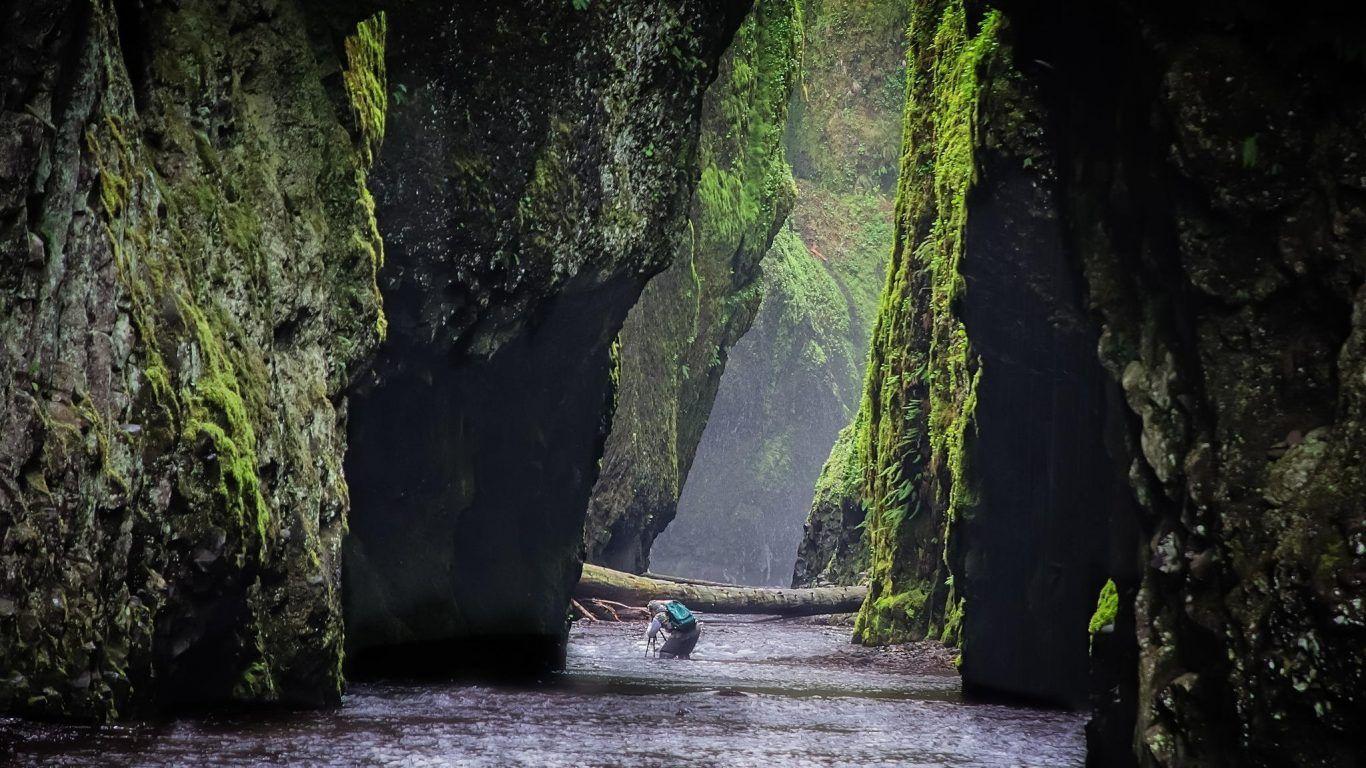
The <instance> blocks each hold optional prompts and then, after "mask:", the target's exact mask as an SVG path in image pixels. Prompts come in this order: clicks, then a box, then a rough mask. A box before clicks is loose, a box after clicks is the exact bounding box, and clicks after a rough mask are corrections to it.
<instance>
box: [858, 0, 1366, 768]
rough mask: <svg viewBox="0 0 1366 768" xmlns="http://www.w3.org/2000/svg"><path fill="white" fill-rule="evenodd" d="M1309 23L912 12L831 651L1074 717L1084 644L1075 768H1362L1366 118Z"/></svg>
mask: <svg viewBox="0 0 1366 768" xmlns="http://www.w3.org/2000/svg"><path fill="white" fill-rule="evenodd" d="M1311 5H1313V7H1311V8H1307V9H1306V8H1301V9H1297V10H1296V11H1295V12H1294V13H1290V12H1288V11H1286V10H1284V9H1281V8H1278V7H1273V6H1272V5H1270V4H1257V3H1254V4H1245V5H1240V6H1239V7H1238V8H1237V9H1236V10H1234V9H1231V8H1228V7H1224V6H1220V7H1219V8H1218V9H1215V8H1213V7H1208V8H1207V7H1204V6H1197V7H1191V6H1189V5H1181V6H1179V7H1178V6H1176V5H1170V4H1156V5H1143V6H1141V7H1140V6H1130V5H1127V4H1122V3H1116V4H1072V3H1062V2H1059V3H1013V2H1003V3H1001V4H999V6H998V7H995V8H992V7H989V6H986V5H982V4H977V3H960V2H956V1H949V2H931V3H917V4H914V5H913V18H912V23H911V46H912V50H911V55H910V67H911V70H912V72H911V76H910V91H909V94H908V107H907V116H906V125H907V133H906V145H905V146H906V155H905V156H904V158H903V160H902V176H901V188H900V192H899V197H898V212H897V236H896V245H895V250H894V251H893V256H892V266H891V272H890V274H889V278H888V284H887V289H886V292H885V293H884V297H883V300H884V306H883V313H882V315H881V316H880V318H879V325H878V329H877V331H876V333H875V336H874V341H873V351H872V358H871V361H870V366H869V375H868V384H867V388H866V393H865V399H864V403H863V408H862V410H861V412H860V415H859V417H858V419H857V420H856V422H855V426H854V428H853V432H854V434H855V436H856V448H855V460H856V462H857V464H858V469H859V471H860V473H861V475H862V482H861V483H860V484H859V497H860V499H861V500H862V501H863V502H864V503H865V504H866V505H867V506H868V507H869V517H868V523H867V527H868V531H869V542H870V554H871V558H872V583H871V592H870V596H869V599H868V602H867V603H866V604H865V605H864V607H863V610H862V612H861V613H860V616H859V621H858V625H857V627H856V636H857V638H858V639H861V640H863V641H865V642H885V641H889V640H896V639H907V638H914V637H923V636H926V635H931V636H937V637H941V638H943V639H946V640H949V641H956V642H959V643H961V646H962V649H963V666H962V670H963V677H964V684H965V686H966V687H967V688H968V689H969V690H972V691H975V692H978V693H983V694H1001V693H1004V694H1009V695H1014V696H1025V697H1030V698H1044V699H1049V700H1053V701H1059V702H1064V703H1072V704H1075V703H1077V702H1078V700H1079V699H1080V698H1081V697H1082V696H1083V695H1084V694H1085V691H1086V687H1087V685H1088V684H1087V681H1086V666H1087V664H1088V660H1087V655H1088V645H1089V648H1090V654H1091V657H1092V658H1091V659H1090V662H1089V663H1091V664H1092V665H1093V666H1094V668H1095V672H1096V674H1095V675H1094V677H1093V680H1094V681H1095V682H1096V683H1098V684H1100V686H1101V689H1100V690H1098V691H1096V699H1097V701H1098V702H1101V703H1102V706H1101V709H1100V712H1099V715H1098V717H1097V718H1096V720H1095V722H1094V723H1093V727H1092V728H1091V729H1090V735H1091V738H1092V743H1091V749H1092V759H1093V761H1094V762H1095V764H1097V765H1120V764H1124V763H1129V762H1137V763H1139V764H1142V765H1161V766H1176V765H1199V766H1204V765H1208V766H1223V765H1268V766H1270V765H1326V766H1347V765H1353V764H1355V761H1356V760H1357V759H1358V758H1359V754H1357V749H1358V743H1357V740H1356V736H1355V734H1353V733H1351V732H1350V728H1351V725H1349V724H1350V723H1354V722H1359V721H1360V720H1361V719H1362V716H1363V700H1362V696H1361V690H1362V685H1361V682H1362V676H1363V657H1362V654H1361V653H1360V648H1361V647H1362V645H1363V638H1364V637H1366V635H1364V633H1366V620H1364V618H1363V615H1362V602H1361V601H1362V599H1363V571H1364V570H1366V562H1363V558H1364V557H1366V543H1363V536H1366V515H1363V512H1362V507H1361V499H1362V498H1363V488H1362V486H1363V483H1366V474H1363V472H1362V471H1361V468H1362V466H1363V464H1362V454H1363V451H1366V433H1364V432H1363V428H1362V407H1363V406H1362V403H1363V399H1362V396H1363V385H1366V379H1363V352H1362V350H1363V339H1366V326H1363V323H1364V322H1366V304H1364V303H1363V302H1364V301H1366V294H1364V293H1363V290H1366V288H1363V278H1366V260H1363V254H1364V253H1366V230H1363V221H1366V208H1363V201H1366V197H1363V195H1362V192H1363V181H1362V178H1361V177H1362V158H1363V157H1364V156H1366V155H1363V146H1362V141H1363V140H1362V132H1361V130H1360V127H1361V123H1362V115H1363V106H1364V105H1366V95H1363V93H1362V91H1361V90H1360V88H1356V87H1353V85H1352V83H1353V82H1355V80H1356V79H1357V78H1359V77H1360V75H1361V72H1362V66H1363V61H1362V50H1361V47H1360V46H1359V45H1357V44H1354V43H1353V42H1352V41H1351V40H1349V39H1348V37H1347V36H1345V34H1344V33H1343V32H1342V30H1344V29H1346V28H1347V27H1348V26H1350V25H1349V24H1347V23H1346V21H1345V20H1343V19H1334V17H1333V9H1332V8H1330V7H1329V6H1326V5H1324V6H1318V5H1316V4H1311ZM1097 351H1098V353H1099V354H1096V352H1097ZM1107 579H1108V580H1113V582H1114V584H1113V586H1111V585H1109V584H1107V585H1106V588H1105V589H1104V590H1101V589H1100V586H1101V584H1102V583H1103V582H1106V581H1107ZM1088 593H1089V594H1088ZM1097 593H1099V594H1100V599H1099V606H1097V598H1096V595H1097ZM1093 608H1096V609H1097V610H1096V612H1095V615H1092V609H1093ZM1003 626H1009V627H1010V628H1011V629H1010V631H1008V632H1003V631H1001V627H1003ZM1088 629H1090V630H1094V631H1095V632H1096V635H1095V636H1094V640H1093V642H1090V643H1088V642H1087V635H1088Z"/></svg>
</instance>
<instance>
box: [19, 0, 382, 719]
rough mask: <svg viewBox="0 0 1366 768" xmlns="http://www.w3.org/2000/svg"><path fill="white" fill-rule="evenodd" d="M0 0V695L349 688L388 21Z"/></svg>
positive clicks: (62, 706)
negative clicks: (357, 407) (344, 547)
mask: <svg viewBox="0 0 1366 768" xmlns="http://www.w3.org/2000/svg"><path fill="white" fill-rule="evenodd" d="M0 17H3V18H4V19H5V24H4V27H3V29H2V30H0V71H3V72H4V79H3V82H2V83H0V249H2V250H3V260H2V264H3V266H0V397H2V398H3V405H2V406H0V669H3V670H4V673H3V678H2V679H0V710H5V711H10V712H23V713H28V714H34V715H43V716H75V717H82V718H91V719H103V718H108V717H112V716H116V715H124V714H128V713H129V712H132V711H136V710H138V709H144V708H149V707H153V706H159V705H175V704H195V705H199V704H221V703H224V702H229V701H232V702H242V703H250V702H258V703H259V702H286V703H293V704H319V703H324V702H335V701H337V700H339V697H340V694H341V684H342V679H341V658H342V614H341V602H340V597H339V574H340V568H341V558H340V555H341V553H340V549H341V537H342V534H343V532H344V530H345V520H346V513H347V506H348V504H347V488H346V483H345V481H344V480H343V478H342V453H343V450H344V448H345V445H346V441H345V430H344V427H343V421H344V417H345V413H346V398H345V396H344V390H345V387H346V385H347V382H348V381H349V380H350V377H351V375H352V374H353V372H354V370H355V368H356V366H357V364H358V363H359V362H360V361H361V360H363V359H364V358H365V357H366V356H367V355H368V354H369V353H370V352H371V351H372V350H373V349H374V347H375V344H376V343H377V341H378V340H379V339H380V338H381V337H382V335H383V333H384V319H383V316H382V315H381V312H380V299H379V292H378V291H377V290H376V288H375V271H376V269H377V268H378V267H379V265H380V262H381V260H382V249H381V245H380V238H379V234H378V232H377V231H376V228H375V220H374V215H373V207H372V203H371V201H370V197H369V195H368V193H367V192H366V189H365V182H366V173H367V169H368V167H369V164H370V157H371V150H372V149H373V147H374V146H375V145H376V144H377V143H378V141H379V139H380V136H381V134H382V132H383V125H384V119H383V102H384V99H383V94H384V72H383V68H382V64H381V62H382V47H383V42H384V34H385V30H384V24H383V20H382V18H375V19H372V20H370V21H368V22H365V23H364V24H362V25H361V26H360V27H359V28H358V27H357V22H358V21H359V20H360V19H361V18H362V17H361V16H359V15H356V16H347V15H345V14H344V13H342V12H339V11H330V12H329V11H319V10H318V9H307V8H305V7H303V4H301V3H296V2H198V1H196V0H188V1H187V2H179V3H174V4H160V3H156V4H142V3H122V2H103V1H96V2H70V3H68V2H58V1H51V2H24V3H6V4H4V7H3V8H0ZM336 31H340V33H341V35H335V34H334V32H336ZM343 36H346V39H345V40H344V41H343V39H342V37H343Z"/></svg>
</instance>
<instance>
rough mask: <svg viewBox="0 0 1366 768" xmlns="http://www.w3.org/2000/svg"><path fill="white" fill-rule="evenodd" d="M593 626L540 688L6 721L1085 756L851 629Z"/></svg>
mask: <svg viewBox="0 0 1366 768" xmlns="http://www.w3.org/2000/svg"><path fill="white" fill-rule="evenodd" d="M641 629H642V627H641V626H640V625H637V624H595V625H588V626H582V625H577V626H576V627H575V628H574V630H573V633H572V637H571V646H570V651H569V659H568V666H567V669H566V670H565V671H564V672H563V673H562V674H559V675H556V676H555V677H554V678H553V679H551V680H549V681H547V683H546V684H544V685H542V686H538V687H517V688H507V687H491V686H484V685H472V684H454V683H446V684H442V683H421V684H403V685H398V684H385V683H356V684H352V685H351V686H350V688H349V691H348V693H347V695H346V699H345V703H344V705H343V706H342V707H340V708H338V709H334V710H328V711H317V712H297V713H289V714H275V715H269V716H262V715H254V716H241V715H237V716H228V715H217V716H211V717H202V718H194V719H180V720H174V721H169V722H160V723H136V724H120V725H113V726H99V727H96V726H77V725H53V724H40V723H33V722H29V721H24V720H16V719H8V720H6V719H0V762H3V760H4V757H5V755H6V754H7V753H8V755H9V757H10V758H11V759H12V760H13V761H14V763H15V764H16V765H20V766H96V765H98V766H196V768H205V767H207V766H248V765H250V766H257V765H303V766H324V765H326V766H333V765H335V766H353V765H354V766H391V765H392V766H447V765H479V766H513V765H519V766H616V765H623V766H632V767H633V768H638V767H644V766H684V765H688V766H692V765H696V766H763V767H764V768H772V767H773V766H779V765H803V766H806V765H815V766H981V767H985V766H1011V767H1012V768H1013V767H1015V766H1080V765H1081V764H1082V763H1083V753H1084V744H1083V738H1082V726H1083V725H1084V723H1085V718H1084V716H1082V715H1077V714H1071V713H1063V712H1055V711H1043V710H1032V709H1024V708H1017V707H1005V706H995V705H983V704H971V703H967V702H965V701H964V700H963V699H962V698H961V696H960V695H959V690H958V680H957V678H956V677H955V676H953V675H952V674H946V673H945V672H944V671H943V670H942V669H939V668H936V667H934V666H933V665H931V666H930V668H924V667H925V665H923V664H920V665H912V667H911V668H915V667H917V666H918V667H921V669H920V671H919V672H918V673H907V672H906V671H905V670H906V669H907V665H906V664H905V663H903V662H900V661H898V659H897V658H896V657H895V656H890V655H889V654H888V652H886V651H878V650H870V649H863V648H858V647H856V646H851V645H849V643H848V629H847V628H839V627H823V626H813V625H808V624H799V623H793V622H773V621H762V620H756V619H754V618H749V617H725V616H717V617H710V618H708V619H706V620H705V623H704V627H703V635H702V640H701V642H700V643H699V645H698V649H697V652H696V653H695V654H694V657H693V660H692V661H660V660H656V659H646V658H645V657H644V648H643V645H642V643H641V639H640V634H641Z"/></svg>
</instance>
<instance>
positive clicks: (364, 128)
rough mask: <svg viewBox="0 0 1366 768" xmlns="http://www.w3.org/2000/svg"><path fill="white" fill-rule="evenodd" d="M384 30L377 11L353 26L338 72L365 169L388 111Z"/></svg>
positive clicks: (385, 23)
mask: <svg viewBox="0 0 1366 768" xmlns="http://www.w3.org/2000/svg"><path fill="white" fill-rule="evenodd" d="M388 30H389V25H388V19H387V17H385V15H384V13H383V12H382V11H381V12H380V13H377V14H375V15H374V16H371V17H370V18H368V19H366V20H365V21H362V22H361V23H360V24H358V25H356V34H354V35H351V36H349V37H347V38H346V42H345V48H346V69H343V70H342V82H343V83H344V84H345V86H346V94H347V96H348V97H350V101H351V110H352V113H353V114H354V115H355V118H356V124H357V126H358V127H359V129H360V134H361V139H362V147H363V149H364V152H365V162H366V164H367V165H370V164H373V163H374V160H375V157H376V155H377V154H378V153H379V145H380V142H382V141H383V140H384V125H385V120H386V115H387V114H388V111H389V102H388V91H387V80H386V77H385V68H384V42H385V37H386V36H387V35H388ZM400 87H402V86H400Z"/></svg>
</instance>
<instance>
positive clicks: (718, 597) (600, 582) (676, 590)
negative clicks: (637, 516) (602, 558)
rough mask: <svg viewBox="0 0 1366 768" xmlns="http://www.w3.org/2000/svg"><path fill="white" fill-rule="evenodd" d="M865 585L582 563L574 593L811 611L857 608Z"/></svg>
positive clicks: (717, 607)
mask: <svg viewBox="0 0 1366 768" xmlns="http://www.w3.org/2000/svg"><path fill="white" fill-rule="evenodd" d="M867 594H868V588H867V587H863V586H858V587H815V588H811V589H773V588H764V587H742V586H738V585H730V584H725V585H722V584H716V583H715V582H708V583H701V582H687V581H672V580H669V581H666V580H664V579H652V578H647V577H644V576H636V575H634V574H630V573H623V572H621V571H614V570H612V569H610V568H603V567H602V566H600V565H593V564H591V563H584V565H583V576H581V577H580V578H579V583H578V586H576V587H575V588H574V597H575V598H578V599H589V598H599V599H604V600H614V601H617V602H621V603H626V604H628V605H644V604H646V603H647V602H649V601H651V600H663V599H673V600H681V601H683V602H684V603H686V604H687V605H688V607H689V608H691V609H693V610H696V611H705V612H709V613H771V614H776V615H779V616H814V615H817V614H822V613H847V612H850V611H856V610H858V608H859V606H860V605H862V604H863V598H864V596H865V595H867Z"/></svg>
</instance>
